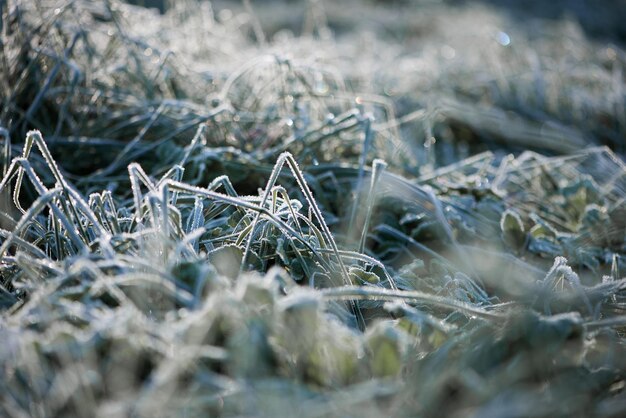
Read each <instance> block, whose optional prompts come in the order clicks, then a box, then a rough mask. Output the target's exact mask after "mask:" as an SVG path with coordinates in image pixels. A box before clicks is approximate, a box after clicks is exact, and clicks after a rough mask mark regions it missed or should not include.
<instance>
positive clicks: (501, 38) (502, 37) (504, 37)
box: [496, 32, 511, 46]
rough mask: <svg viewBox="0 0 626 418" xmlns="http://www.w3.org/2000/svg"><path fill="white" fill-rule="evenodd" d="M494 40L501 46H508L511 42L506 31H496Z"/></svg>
mask: <svg viewBox="0 0 626 418" xmlns="http://www.w3.org/2000/svg"><path fill="white" fill-rule="evenodd" d="M496 40H497V41H498V43H499V44H500V45H502V46H508V45H509V44H510V43H511V37H510V36H509V35H508V34H507V33H506V32H498V33H497V34H496Z"/></svg>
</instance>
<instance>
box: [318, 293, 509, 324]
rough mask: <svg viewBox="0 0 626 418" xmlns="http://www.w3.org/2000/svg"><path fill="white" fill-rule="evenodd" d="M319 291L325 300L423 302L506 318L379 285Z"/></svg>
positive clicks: (497, 318) (477, 308) (476, 308)
mask: <svg viewBox="0 0 626 418" xmlns="http://www.w3.org/2000/svg"><path fill="white" fill-rule="evenodd" d="M320 292H321V293H322V295H323V297H324V298H325V299H327V300H384V301H399V300H401V301H407V302H416V303H424V304H427V305H432V306H437V307H439V308H443V309H447V310H450V311H459V312H462V313H464V314H466V315H469V316H476V317H479V318H482V319H486V320H490V321H495V322H502V321H504V320H505V318H506V317H505V316H504V315H503V314H499V313H495V312H490V311H487V310H485V309H483V308H479V307H477V306H473V305H471V304H469V303H465V302H461V301H458V300H454V299H449V298H445V297H441V296H437V295H431V294H428V293H423V292H418V291H400V290H389V289H382V288H379V287H362V286H343V287H338V288H332V289H321V290H320Z"/></svg>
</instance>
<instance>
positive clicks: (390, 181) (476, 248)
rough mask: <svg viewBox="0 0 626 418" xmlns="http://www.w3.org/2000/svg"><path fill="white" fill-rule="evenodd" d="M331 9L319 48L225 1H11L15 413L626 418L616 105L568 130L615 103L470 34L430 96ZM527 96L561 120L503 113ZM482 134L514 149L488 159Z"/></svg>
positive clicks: (10, 378)
mask: <svg viewBox="0 0 626 418" xmlns="http://www.w3.org/2000/svg"><path fill="white" fill-rule="evenodd" d="M248 6H249V5H248ZM317 7H319V6H315V8H312V9H311V10H312V12H315V14H314V17H315V19H312V20H311V21H309V23H308V24H309V26H310V25H312V26H310V27H309V29H310V31H311V34H310V36H308V35H306V34H305V35H304V36H303V37H301V38H289V36H288V35H284V36H286V37H287V38H285V39H288V40H282V41H281V40H280V36H277V39H276V40H275V41H272V40H271V39H269V38H268V39H269V41H268V40H267V39H266V40H265V41H264V42H260V41H261V40H262V39H264V38H265V35H264V34H261V33H260V32H259V31H261V30H262V27H260V26H259V23H258V22H256V21H253V20H250V19H251V18H250V16H247V17H246V15H237V14H235V15H234V17H230V18H228V19H227V18H226V15H223V18H221V19H216V18H214V17H213V15H212V11H211V10H210V9H209V6H208V5H207V4H205V3H202V4H198V3H194V2H190V3H186V2H185V4H183V5H179V6H177V7H176V8H174V9H172V10H170V11H169V12H168V13H167V14H166V15H165V16H159V15H157V14H156V13H153V12H149V11H146V10H143V9H136V8H132V7H130V6H127V5H124V4H121V3H117V2H106V3H104V4H103V5H92V4H91V3H88V2H82V1H78V2H73V3H68V4H63V5H60V4H59V3H57V2H47V1H43V2H37V3H30V2H16V3H15V4H12V5H11V7H10V8H8V9H6V10H3V17H2V18H3V20H2V22H3V30H4V31H5V33H6V36H5V37H4V38H3V39H6V40H7V42H3V43H2V48H3V52H5V55H3V57H4V58H3V59H4V62H3V64H2V65H4V67H3V68H4V70H3V74H2V76H3V77H4V78H3V80H4V81H3V82H4V83H5V85H6V86H8V89H5V90H3V91H5V92H6V93H3V94H5V96H2V100H3V111H2V112H3V113H2V117H1V119H0V120H1V121H2V124H3V126H5V128H2V130H0V135H1V136H2V139H3V141H4V144H5V149H4V153H3V167H4V168H3V178H2V181H1V182H0V198H1V199H2V206H1V207H0V209H1V212H2V213H1V216H2V222H1V225H2V229H0V237H1V241H0V242H1V244H0V311H1V314H2V322H1V323H0V339H2V341H4V342H5V343H4V344H2V345H1V346H0V364H1V365H2V368H3V370H4V371H5V373H4V378H3V379H2V380H0V412H1V415H7V416H57V415H58V416H104V415H133V416H178V415H186V416H207V415H211V416H247V415H263V416H265V415H266V416H293V415H296V414H297V415H299V416H303V417H321V416H441V415H445V416H466V415H477V416H491V415H494V416H495V415H497V416H500V415H503V414H511V415H519V416H531V417H542V416H561V415H572V414H573V415H576V414H580V415H581V416H601V417H611V416H619V415H620V414H622V413H623V412H624V405H623V401H622V398H623V386H624V378H625V376H624V370H626V364H624V360H623V359H624V358H625V357H624V355H623V354H624V338H623V332H624V328H625V327H626V315H624V306H625V305H624V303H625V297H626V295H625V293H624V289H625V287H626V281H625V280H626V279H624V278H623V267H622V264H623V262H624V258H625V256H626V243H625V241H624V234H623V231H624V227H625V226H626V225H624V219H625V216H624V209H623V207H624V199H625V198H626V167H625V166H624V164H623V161H622V160H621V157H619V156H618V155H617V154H615V153H614V151H613V150H611V149H610V148H608V147H591V146H589V147H588V148H587V149H584V150H580V151H577V152H571V151H572V150H573V149H574V148H576V147H578V146H579V145H580V144H596V143H601V142H608V143H610V141H607V140H606V137H604V136H602V135H596V134H595V132H598V129H599V125H598V124H597V123H596V121H595V120H594V118H593V117H591V118H590V119H589V120H588V124H586V125H585V126H587V127H588V128H589V132H591V133H592V139H591V140H589V141H587V139H585V140H584V141H583V140H582V139H580V138H579V137H576V136H573V137H571V138H570V139H568V141H566V142H562V141H561V139H563V138H565V134H566V133H567V132H570V131H569V130H568V129H569V128H567V129H566V128H565V127H564V125H558V124H557V125H554V124H552V123H551V122H554V121H555V120H562V119H560V118H561V117H562V116H563V114H562V113H560V110H558V109H555V108H553V107H551V106H552V104H553V103H552V101H551V100H556V102H555V103H557V104H558V103H565V104H568V105H571V104H572V101H573V99H571V97H570V96H568V94H569V93H570V92H572V94H576V93H577V92H578V93H580V94H583V93H584V94H587V93H588V94H589V95H591V96H592V97H597V96H596V94H597V91H596V90H594V89H593V88H591V87H589V86H588V85H585V84H584V83H582V86H583V87H582V88H581V89H578V90H577V89H576V85H575V84H574V82H573V81H572V80H570V79H567V78H564V79H560V80H556V81H555V80H552V81H554V82H555V83H556V84H554V85H553V86H559V85H560V84H559V83H561V82H562V83H563V85H564V86H566V87H568V88H571V91H570V90H567V91H565V92H561V93H555V94H554V95H551V96H549V97H546V103H543V102H536V101H533V100H534V99H535V96H532V97H533V98H532V100H531V99H529V98H527V99H528V100H526V99H524V98H523V97H522V96H519V95H520V94H526V93H528V94H531V93H529V91H530V90H531V89H530V88H529V87H528V85H527V84H525V81H524V80H525V79H524V77H521V79H516V80H513V78H514V77H513V76H512V75H511V73H510V72H509V71H512V68H513V67H512V66H511V67H509V66H508V64H507V63H505V61H501V54H504V55H506V53H505V52H502V51H500V52H498V53H494V55H493V57H492V58H494V59H496V60H497V61H496V64H494V65H496V66H502V68H500V69H498V71H497V73H498V77H501V78H498V79H497V80H496V81H497V82H495V81H494V83H495V84H496V87H494V89H495V90H493V91H495V93H494V96H493V97H492V96H491V93H490V94H487V95H486V96H485V94H483V93H480V92H479V91H478V90H480V89H481V88H483V87H485V86H486V85H491V84H490V83H491V82H487V83H486V84H480V83H479V84H474V85H473V86H474V87H471V86H470V87H468V85H469V84H467V83H469V82H470V81H476V80H481V77H482V76H484V75H485V74H484V73H483V70H480V68H483V67H481V66H480V65H478V64H477V63H476V62H475V61H473V59H471V57H459V59H462V60H463V61H462V63H464V65H468V67H467V68H469V69H470V70H471V71H469V76H468V74H467V73H462V72H460V70H459V67H458V66H456V65H455V64H454V63H453V62H448V61H450V60H451V58H449V56H450V51H449V50H448V49H446V50H445V51H447V52H446V54H447V55H446V56H443V57H439V58H437V59H434V58H433V59H432V60H431V61H428V62H427V64H428V65H429V66H432V68H436V69H439V70H442V72H441V73H440V74H439V77H433V80H432V83H434V84H433V85H436V86H439V87H438V88H441V91H440V93H441V94H440V97H439V98H438V99H437V102H436V103H439V104H436V103H435V102H433V101H430V99H428V100H426V101H422V99H421V98H420V97H421V96H419V95H417V93H415V94H416V95H413V94H414V93H410V92H411V91H416V92H419V91H423V86H422V85H421V84H420V82H421V81H420V80H419V79H414V78H413V77H412V72H411V71H412V70H407V71H404V70H402V65H403V63H405V65H407V64H406V62H410V60H412V59H413V60H414V59H415V57H411V56H410V55H406V56H404V55H402V54H399V53H398V50H397V49H396V47H393V46H392V45H391V44H388V43H386V42H388V41H385V40H383V39H378V40H375V41H374V44H373V45H376V46H381V47H382V46H386V47H387V48H381V51H380V54H384V53H389V54H391V55H390V56H394V61H393V62H395V63H398V65H397V66H396V67H397V68H394V69H389V68H388V67H389V66H388V65H386V66H385V65H382V64H380V63H379V61H380V60H378V61H376V60H373V59H372V55H371V54H370V55H368V52H367V51H358V53H357V52H354V49H355V48H356V47H355V45H356V44H355V43H354V38H350V35H346V37H344V38H341V37H339V38H338V39H333V38H332V37H329V36H328V33H329V32H328V26H326V25H327V24H331V25H332V22H326V21H324V19H321V18H320V15H319V12H320V10H319V9H317ZM330 7H332V6H330ZM248 9H250V7H248ZM365 10H367V9H366V8H365ZM428 10H429V12H428V13H434V10H436V9H428ZM446 10H448V9H446ZM448 11H449V15H450V17H451V18H452V19H456V20H458V21H461V22H462V21H464V20H465V19H470V17H472V16H476V15H478V16H482V17H481V18H484V19H487V21H488V22H490V24H494V25H495V24H496V23H498V21H496V22H495V23H494V22H492V21H491V20H490V19H496V18H497V17H496V16H495V15H493V14H490V12H488V11H486V10H483V9H468V10H465V11H460V10H458V9H449V10H448ZM474 13H475V14H476V15H475V14H474ZM409 15H410V13H409ZM428 16H432V15H428ZM485 16H486V17H485ZM456 20H455V21H456ZM148 21H150V22H151V24H145V23H146V22H148ZM46 22H47V23H46ZM419 22H422V21H421V20H420V21H419ZM398 24H399V27H401V24H402V22H399V23H398ZM87 25H90V27H91V28H92V29H91V30H89V31H87V30H86V28H87ZM555 30H561V29H559V28H558V27H557V28H556V29H555ZM250 33H253V34H254V35H253V36H252V37H250V36H248V35H249V34H250ZM181 34H183V35H181ZM449 35H450V36H452V35H454V34H449ZM478 35H480V36H483V37H484V36H487V35H485V34H482V35H481V34H477V36H478ZM511 35H512V37H513V42H517V39H520V38H517V37H516V33H514V32H511ZM410 38H411V37H410V36H408V38H407V39H410ZM452 38H453V39H452V40H451V42H452V41H454V40H455V39H456V41H459V39H457V38H454V36H452ZM437 39H438V38H437ZM446 39H448V38H446ZM481 39H482V38H481ZM209 40H210V41H216V42H208V41H209ZM217 41H219V42H217ZM423 42H424V43H423V51H422V52H423V54H425V56H426V57H427V56H428V54H429V53H430V52H429V51H431V48H434V46H433V45H434V42H435V41H434V40H433V39H431V38H428V37H426V39H424V41H423ZM537 42H539V41H537ZM551 42H552V41H551ZM553 42H555V43H556V44H557V45H558V44H559V42H561V41H559V40H556V41H553ZM257 44H258V45H257ZM285 45H287V47H288V48H287V52H290V54H291V55H292V56H291V57H287V56H286V55H287V54H286V53H285ZM311 45H313V46H316V47H328V50H327V52H326V55H323V54H322V55H321V56H317V57H311V58H308V57H310V56H311V55H304V54H303V52H302V51H303V50H305V49H306V48H310V47H311ZM520 45H521V46H520V47H519V48H520V49H521V51H519V56H518V55H514V56H515V57H517V59H519V60H522V61H523V59H524V56H525V55H524V53H523V51H528V49H532V47H533V45H534V44H533V41H528V44H525V43H524V42H522V41H520ZM542 45H544V46H545V47H546V48H552V47H555V45H552V44H551V43H550V42H548V41H546V44H542ZM585 45H587V46H589V44H585ZM501 46H503V45H501ZM448 47H449V48H452V49H453V50H455V48H458V47H457V46H455V47H452V46H449V45H448ZM456 50H457V51H459V52H458V53H459V54H461V51H460V50H458V49H456ZM385 51H386V52H385ZM431 52H432V51H431ZM341 54H348V56H351V57H353V58H354V59H355V60H359V61H357V62H359V63H369V64H372V66H371V67H367V68H366V66H363V67H362V68H361V67H360V68H359V69H354V68H352V69H346V68H347V67H346V66H345V65H344V64H345V63H344V62H343V58H341ZM394 54H397V55H394ZM444 55H445V54H444ZM619 59H621V58H619ZM407 60H408V61H407ZM616 60H617V58H616ZM444 63H446V64H445V65H444ZM374 64H376V65H374ZM448 64H449V65H448ZM518 64H519V63H518ZM548 64H549V63H548V62H547V61H546V62H544V61H541V59H540V63H539V64H538V65H539V70H538V71H539V73H538V74H539V75H538V76H544V75H545V76H546V77H548V78H550V74H552V73H550V71H552V67H549V66H548ZM459 65H460V64H459ZM520 65H521V64H520ZM428 68H431V67H428ZM491 70H493V68H491ZM605 70H606V68H604V69H602V68H596V69H595V70H594V71H596V72H599V73H602V74H604V75H606V74H605ZM472 71H474V72H472ZM494 71H495V70H494ZM592 73H593V74H596V73H595V72H592ZM569 75H572V74H569ZM583 75H584V76H590V77H591V75H589V73H587V72H584V71H583ZM510 77H513V78H510ZM468 80H469V81H468ZM422 81H423V80H422ZM492 81H493V80H492ZM389 83H391V84H393V85H394V86H395V87H394V89H397V90H395V92H394V91H391V90H389ZM612 83H618V82H617V81H612ZM601 84H602V83H601ZM618 84H619V83H618ZM620 85H621V84H620ZM368 86H369V87H368ZM451 86H454V87H455V88H456V93H451V92H450V89H451ZM602 86H603V88H604V87H606V85H605V84H602ZM587 87H589V88H590V90H587ZM474 88H475V90H473V89H474ZM468 89H469V90H468ZM533 94H534V93H533ZM537 94H538V95H541V94H543V93H542V90H541V89H539V90H537ZM516 95H517V96H516ZM487 96H488V97H491V98H492V99H493V100H492V101H491V104H490V105H485V104H484V103H483V104H478V103H476V102H477V101H479V100H481V98H482V99H484V98H485V97H487ZM514 96H515V97H517V99H518V101H511V97H514ZM548 99H550V100H548ZM614 99H615V100H621V99H620V98H619V97H614ZM612 100H613V99H612ZM548 102H550V103H552V104H550V103H548ZM468 103H471V105H470V104H468ZM521 103H524V106H532V109H537V111H538V112H540V113H541V114H542V116H541V117H539V120H541V121H543V122H541V123H544V122H545V123H546V124H548V125H546V126H548V127H546V128H545V129H543V128H539V127H538V126H539V125H537V123H538V122H537V121H536V119H535V116H533V115H535V114H531V113H528V114H527V116H526V118H523V119H516V121H517V122H515V124H513V125H512V126H511V129H507V130H504V129H499V128H497V127H496V128H494V127H493V126H494V125H493V123H495V122H502V121H503V120H509V118H510V117H511V115H510V114H508V113H506V110H510V109H517V111H520V109H521V108H522V107H523V106H521ZM611 103H612V104H615V103H617V102H615V101H612V102H611ZM544 104H545V107H544ZM518 106H519V107H518ZM589 106H591V110H590V114H592V115H596V116H597V115H598V114H599V113H601V112H602V111H603V110H602V109H604V107H603V106H604V105H598V106H595V105H594V102H591V103H590V105H589ZM574 109H577V108H576V106H574ZM527 110H528V109H527ZM542 112H543V113H542ZM595 112H598V113H595ZM612 112H613V111H612ZM609 113H610V112H609ZM610 115H611V118H613V117H615V119H611V120H613V121H618V118H619V114H618V112H614V113H610ZM581 120H582V119H575V120H569V121H568V124H569V125H577V124H579V123H581ZM27 128H39V129H40V130H31V131H27ZM448 129H449V130H448ZM467 129H469V130H470V131H471V135H472V138H474V139H472V141H473V142H476V143H475V144H472V145H471V147H470V148H468V149H467V150H466V152H469V151H470V150H471V151H472V152H474V151H478V150H481V149H484V148H492V150H493V151H486V152H482V153H480V154H476V155H473V156H470V157H468V158H462V157H463V155H462V152H461V151H462V148H463V145H462V143H463V141H465V140H467V138H466V137H464V136H463V135H462V134H461V133H462V132H466V131H465V130H467ZM611 129H615V131H611V130H609V131H610V132H611V134H613V133H615V132H619V130H620V129H621V125H620V124H619V123H618V122H616V124H614V125H612V128H611ZM494 130H495V131H497V132H495V131H494ZM416 132H420V133H419V134H416ZM445 132H448V133H449V134H450V135H451V137H450V138H448V139H446V136H445V135H442V133H445ZM455 132H456V133H455ZM494 132H495V134H496V135H495V136H496V137H497V138H495V139H494V137H492V136H490V135H492V134H494ZM538 132H539V134H538ZM603 132H605V133H606V132H607V131H603ZM466 133H467V132H466ZM403 135H405V136H404V137H403ZM420 135H423V136H424V138H425V140H426V143H427V144H428V147H427V149H422V148H415V143H411V141H413V142H415V141H418V142H419V141H420ZM474 136H475V137H474ZM607 137H611V135H608V136H607ZM79 138H81V139H80V140H79ZM537 138H540V139H541V140H537ZM22 141H23V142H22ZM580 141H583V142H580ZM486 144H487V145H486ZM493 144H498V145H493ZM610 145H611V146H612V147H613V149H614V150H617V151H618V152H620V151H621V150H620V148H619V146H617V144H612V143H610ZM19 146H21V152H20V151H19ZM420 147H421V144H420ZM517 147H524V148H529V149H541V150H544V151H545V150H550V151H551V152H552V153H557V154H558V153H567V154H566V155H552V156H545V155H543V154H540V153H537V152H535V151H531V150H528V151H526V152H523V153H518V154H510V155H509V154H507V153H509V152H511V151H516V150H517ZM416 149H420V151H416ZM449 152H452V153H453V154H454V157H449V156H446V154H447V153H449ZM73 155H77V156H79V157H80V160H73V159H72V156H73ZM94 155H96V156H97V157H94V158H91V156H94ZM450 159H453V160H454V161H455V162H454V164H451V165H446V166H439V163H440V162H442V161H448V160H450ZM422 163H426V164H422ZM87 173H89V175H86V174H87Z"/></svg>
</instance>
